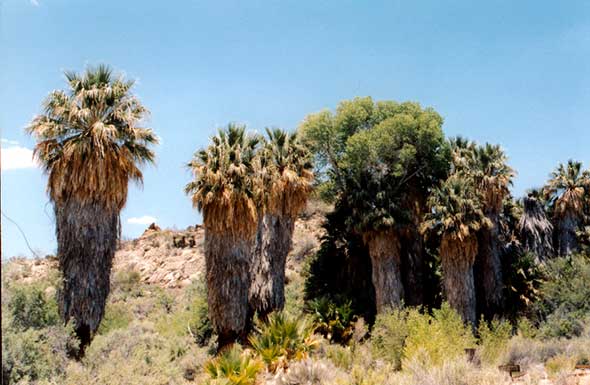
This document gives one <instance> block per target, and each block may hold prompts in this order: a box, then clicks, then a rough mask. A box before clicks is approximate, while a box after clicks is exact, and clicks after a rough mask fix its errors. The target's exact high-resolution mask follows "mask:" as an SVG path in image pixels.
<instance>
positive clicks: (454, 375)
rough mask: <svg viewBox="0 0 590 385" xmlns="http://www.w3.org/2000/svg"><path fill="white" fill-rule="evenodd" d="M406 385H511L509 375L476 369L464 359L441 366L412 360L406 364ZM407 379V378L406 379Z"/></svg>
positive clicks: (495, 370) (403, 381)
mask: <svg viewBox="0 0 590 385" xmlns="http://www.w3.org/2000/svg"><path fill="white" fill-rule="evenodd" d="M404 371H406V374H405V376H402V378H401V379H400V381H399V382H398V383H399V384H404V385H502V384H506V385H507V384H510V383H511V380H510V378H509V376H508V374H507V373H504V372H500V371H498V370H497V369H495V368H490V369H488V368H476V367H475V366H473V365H472V364H470V363H468V362H467V361H466V360H465V358H464V357H457V358H455V359H450V360H446V361H445V362H444V363H442V364H441V365H431V363H430V362H429V361H428V359H426V360H423V359H420V358H416V359H412V360H410V361H408V362H406V363H405V364H404ZM404 377H405V378H404Z"/></svg>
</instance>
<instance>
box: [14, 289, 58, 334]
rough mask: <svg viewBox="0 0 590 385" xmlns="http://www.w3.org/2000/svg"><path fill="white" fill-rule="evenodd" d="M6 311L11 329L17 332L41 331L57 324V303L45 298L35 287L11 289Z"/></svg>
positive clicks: (52, 299)
mask: <svg viewBox="0 0 590 385" xmlns="http://www.w3.org/2000/svg"><path fill="white" fill-rule="evenodd" d="M8 309H9V312H10V315H11V316H12V317H11V319H12V322H11V323H12V327H14V328H16V329H18V330H26V329H29V328H33V329H41V328H44V327H47V326H52V325H56V324H57V323H58V322H59V313H58V307H57V301H56V300H55V298H53V297H52V298H47V296H46V295H45V292H44V291H43V290H41V288H40V287H39V286H36V285H22V286H15V287H13V288H12V289H11V296H10V300H9V302H8Z"/></svg>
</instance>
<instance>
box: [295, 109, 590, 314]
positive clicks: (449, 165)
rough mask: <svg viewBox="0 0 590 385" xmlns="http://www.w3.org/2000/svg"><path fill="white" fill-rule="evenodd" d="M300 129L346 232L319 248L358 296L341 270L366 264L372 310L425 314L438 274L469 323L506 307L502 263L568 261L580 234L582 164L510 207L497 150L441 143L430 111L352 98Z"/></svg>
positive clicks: (586, 193)
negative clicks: (412, 308) (530, 257)
mask: <svg viewBox="0 0 590 385" xmlns="http://www.w3.org/2000/svg"><path fill="white" fill-rule="evenodd" d="M301 131H302V133H303V135H304V139H305V140H306V142H307V143H309V146H310V148H312V149H313V151H314V154H315V155H316V159H317V161H318V164H320V165H321V167H322V168H324V169H326V168H327V169H328V173H326V174H325V177H324V179H323V180H320V181H319V183H320V186H319V187H320V188H325V189H326V191H329V193H330V194H331V198H332V199H334V201H335V208H336V211H337V212H339V213H340V214H341V215H333V216H332V217H331V218H334V219H335V220H342V216H343V217H344V218H347V219H344V220H345V221H347V222H348V223H349V226H347V227H346V228H345V229H344V230H343V229H342V228H341V227H338V226H337V225H336V224H334V223H329V224H328V228H327V231H328V236H327V237H326V241H325V242H324V246H323V248H322V249H323V250H326V254H325V256H326V258H332V259H333V255H331V254H330V253H332V254H334V253H335V254H337V255H339V259H340V260H341V261H342V263H343V265H345V266H344V267H342V268H339V267H335V269H339V271H338V273H334V274H337V275H339V276H345V277H350V281H351V282H353V283H354V284H355V285H356V286H357V287H359V288H360V287H362V288H364V289H365V290H366V289H367V287H366V285H364V284H363V282H362V279H360V280H359V279H357V277H355V275H354V274H351V273H350V272H351V271H363V270H364V269H363V268H362V267H361V266H360V265H361V264H364V265H367V264H368V265H369V266H370V267H369V270H370V272H371V277H370V280H371V281H372V287H371V289H374V305H375V311H376V312H382V311H383V310H384V309H386V308H388V307H399V306H401V305H402V304H406V305H407V304H409V305H418V306H422V305H425V306H428V307H430V306H433V305H435V304H436V303H437V301H438V300H439V299H438V298H439V297H438V294H437V291H436V289H434V290H431V288H433V287H437V286H438V284H437V282H436V281H437V278H438V277H439V276H440V277H441V280H442V283H441V286H442V287H441V291H442V296H443V299H445V300H446V301H448V302H449V303H450V304H451V306H452V307H454V308H455V309H456V310H457V311H458V312H459V313H460V314H461V315H462V317H463V319H464V320H465V321H466V322H469V323H471V324H472V325H475V324H476V322H477V319H478V316H479V315H484V316H485V317H486V318H488V319H491V318H492V317H494V316H496V315H502V312H503V311H504V310H505V309H506V307H507V306H506V305H507V303H506V298H505V295H504V294H505V292H506V290H505V288H506V277H503V271H504V269H503V268H505V267H506V266H509V265H510V264H511V261H509V259H512V258H516V257H517V255H519V254H522V253H526V252H529V253H534V254H536V258H537V260H538V261H539V262H542V261H543V260H544V259H546V258H548V257H551V256H554V255H567V254H569V253H572V252H574V251H576V250H578V249H579V246H580V245H579V244H578V243H579V241H578V240H580V239H587V238H588V236H587V234H590V231H589V229H590V227H587V226H588V224H590V222H589V218H590V171H582V165H581V164H580V163H578V162H574V161H569V162H568V164H567V165H560V166H559V167H558V168H557V170H556V171H555V172H554V173H553V174H552V177H551V179H550V180H549V181H548V183H547V186H545V187H544V188H542V189H541V191H539V192H537V193H534V192H533V193H531V194H529V196H527V197H526V198H524V202H523V203H521V202H518V201H515V200H514V199H513V197H512V196H511V194H510V186H511V184H512V179H513V177H514V175H515V172H514V170H512V168H511V167H510V166H509V165H508V164H507V157H506V155H505V153H504V151H503V150H502V149H501V148H500V147H499V146H497V145H492V144H488V143H486V144H484V145H478V144H476V143H475V142H472V141H469V140H466V139H464V138H461V137H458V138H454V139H450V140H446V139H445V138H444V135H443V133H442V118H440V116H439V115H438V114H436V112H434V111H433V110H432V109H422V108H421V107H420V106H419V105H417V104H415V103H396V102H392V101H379V102H374V101H373V100H372V99H371V98H355V99H353V100H346V101H343V102H341V103H340V104H339V105H338V108H337V109H336V112H335V113H332V112H330V111H322V112H320V113H317V114H312V115H310V116H308V117H307V118H306V119H305V121H304V122H303V124H302V126H301ZM521 206H524V208H522V207H521ZM331 218H329V220H331ZM333 228H334V229H336V230H332V229H333ZM417 229H420V232H418V231H417ZM355 236H358V237H359V238H360V239H361V240H362V247H364V248H365V249H366V250H367V254H368V256H369V258H368V260H363V259H362V258H360V259H359V258H352V257H351V254H352V253H358V245H354V244H352V243H351V242H350V240H352V239H354V237H355ZM423 236H424V237H425V238H423ZM327 243H334V244H338V243H339V244H344V245H345V246H344V247H335V246H331V245H329V244H327ZM553 250H555V253H554V251H553ZM321 253H322V251H320V258H319V259H321V257H322V254H321ZM432 257H434V258H432ZM319 259H318V260H319ZM321 265H322V262H321V261H320V262H317V266H321ZM317 271H318V272H319V273H321V270H317ZM327 274H330V273H327ZM324 278H325V276H324ZM335 286H338V289H339V290H340V291H342V290H341V289H342V287H341V285H340V284H337V285H335ZM316 288H317V285H316ZM338 289H337V290H332V289H329V288H328V289H323V290H322V289H314V290H315V291H316V292H315V293H312V295H310V296H309V297H310V298H313V297H314V296H318V295H319V296H324V295H328V296H331V297H337V296H338V295H337V293H338V291H339V290H338ZM429 290H431V291H432V292H430V293H428V291H429ZM335 293H336V295H335ZM335 300H336V301H337V300H338V299H337V298H335Z"/></svg>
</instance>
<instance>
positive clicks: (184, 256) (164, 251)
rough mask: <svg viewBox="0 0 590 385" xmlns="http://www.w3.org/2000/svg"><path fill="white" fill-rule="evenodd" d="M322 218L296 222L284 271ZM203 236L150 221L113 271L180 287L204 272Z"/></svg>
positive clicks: (317, 233) (47, 261)
mask: <svg viewBox="0 0 590 385" xmlns="http://www.w3.org/2000/svg"><path fill="white" fill-rule="evenodd" d="M323 221H324V214H323V212H322V211H321V210H317V209H312V208H309V209H308V210H307V211H306V213H305V214H304V215H302V217H301V218H300V219H299V220H298V221H297V222H296V224H295V233H294V236H293V249H292V250H291V253H290V255H289V258H288V261H287V264H288V266H287V269H288V271H298V270H299V267H300V262H301V261H302V260H303V258H304V257H305V256H306V255H309V254H310V253H313V252H315V251H316V250H317V248H318V247H319V244H320V238H321V236H322V234H323V228H322V223H323ZM204 237H205V230H204V229H203V228H202V227H201V226H200V225H197V226H189V227H188V228H186V229H185V230H171V229H160V227H159V226H158V225H157V224H152V225H150V226H149V227H148V228H147V229H146V230H145V231H144V233H143V234H142V235H141V236H140V237H139V238H136V239H132V240H126V241H122V242H121V246H120V247H119V250H118V251H117V253H116V255H115V260H114V265H113V274H116V273H117V272H118V271H137V272H139V274H140V276H141V279H142V281H143V282H145V283H149V284H154V285H158V286H161V287H165V288H181V287H184V286H186V285H188V284H190V282H191V281H192V280H194V279H196V278H198V277H199V275H200V274H203V273H204V271H205V257H204V250H203V244H204ZM56 267H57V260H56V258H54V257H47V258H43V259H15V260H13V261H12V263H10V268H9V272H7V273H10V274H11V275H13V278H15V279H19V280H23V281H24V282H29V281H34V280H36V279H39V278H43V277H46V276H47V275H48V274H50V272H51V271H55V268H56Z"/></svg>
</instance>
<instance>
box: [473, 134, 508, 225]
mask: <svg viewBox="0 0 590 385" xmlns="http://www.w3.org/2000/svg"><path fill="white" fill-rule="evenodd" d="M507 160H508V158H507V157H506V154H505V153H504V151H503V150H502V148H501V147H500V146H498V145H491V144H489V143H486V144H485V145H484V146H480V147H477V148H476V149H475V151H474V162H475V165H474V167H473V169H474V170H473V174H474V178H475V180H476V183H477V184H478V186H479V191H480V193H481V194H482V198H483V204H484V206H485V208H486V210H489V211H491V212H494V213H499V212H500V211H501V209H502V201H503V200H504V197H506V196H507V195H508V194H509V193H510V192H509V190H508V187H509V186H510V185H512V178H513V177H514V170H513V169H512V168H511V167H510V166H508V164H507Z"/></svg>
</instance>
